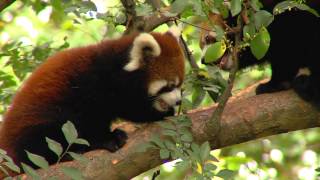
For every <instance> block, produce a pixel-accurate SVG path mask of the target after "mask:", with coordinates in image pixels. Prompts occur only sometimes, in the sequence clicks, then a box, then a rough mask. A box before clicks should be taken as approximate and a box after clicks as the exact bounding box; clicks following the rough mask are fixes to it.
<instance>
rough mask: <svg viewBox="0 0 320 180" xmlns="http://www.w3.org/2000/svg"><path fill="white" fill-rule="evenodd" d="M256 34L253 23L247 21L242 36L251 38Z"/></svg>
mask: <svg viewBox="0 0 320 180" xmlns="http://www.w3.org/2000/svg"><path fill="white" fill-rule="evenodd" d="M255 34H256V28H255V25H254V24H253V23H249V24H247V25H245V26H244V27H243V36H244V37H248V38H252V37H254V35H255Z"/></svg>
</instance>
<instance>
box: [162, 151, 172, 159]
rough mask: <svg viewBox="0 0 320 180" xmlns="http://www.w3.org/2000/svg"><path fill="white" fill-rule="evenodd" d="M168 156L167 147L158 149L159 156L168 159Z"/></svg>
mask: <svg viewBox="0 0 320 180" xmlns="http://www.w3.org/2000/svg"><path fill="white" fill-rule="evenodd" d="M169 157H170V152H169V151H168V150H167V149H160V158H161V159H168V158H169Z"/></svg>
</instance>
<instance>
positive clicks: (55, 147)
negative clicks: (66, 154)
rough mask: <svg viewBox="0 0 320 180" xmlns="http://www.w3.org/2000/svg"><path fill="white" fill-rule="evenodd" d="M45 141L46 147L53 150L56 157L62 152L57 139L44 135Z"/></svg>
mask: <svg viewBox="0 0 320 180" xmlns="http://www.w3.org/2000/svg"><path fill="white" fill-rule="evenodd" d="M46 141H47V143H48V147H49V149H50V150H51V151H53V152H54V153H55V154H56V155H57V156H58V157H60V155H61V154H62V151H63V148H62V146H61V144H60V143H58V142H57V141H55V140H53V139H50V138H48V137H46Z"/></svg>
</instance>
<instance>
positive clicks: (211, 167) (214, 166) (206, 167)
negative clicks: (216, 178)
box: [204, 163, 217, 171]
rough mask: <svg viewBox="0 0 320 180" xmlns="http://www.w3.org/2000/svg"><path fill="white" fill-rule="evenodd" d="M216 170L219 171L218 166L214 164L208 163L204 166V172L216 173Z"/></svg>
mask: <svg viewBox="0 0 320 180" xmlns="http://www.w3.org/2000/svg"><path fill="white" fill-rule="evenodd" d="M216 169H217V166H216V165H214V164H212V163H207V164H205V166H204V170H207V171H214V170H216Z"/></svg>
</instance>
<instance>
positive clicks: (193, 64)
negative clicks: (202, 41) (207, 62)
mask: <svg viewBox="0 0 320 180" xmlns="http://www.w3.org/2000/svg"><path fill="white" fill-rule="evenodd" d="M180 40H181V43H182V45H183V50H184V53H185V55H186V56H187V59H188V61H189V63H190V65H191V67H192V68H193V69H199V66H198V64H197V62H196V60H195V59H194V57H193V56H192V52H191V51H190V49H189V47H188V45H187V43H186V41H185V40H184V39H183V37H182V36H181V37H180Z"/></svg>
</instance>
